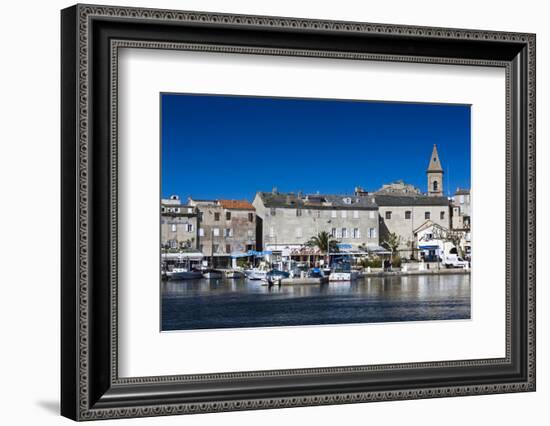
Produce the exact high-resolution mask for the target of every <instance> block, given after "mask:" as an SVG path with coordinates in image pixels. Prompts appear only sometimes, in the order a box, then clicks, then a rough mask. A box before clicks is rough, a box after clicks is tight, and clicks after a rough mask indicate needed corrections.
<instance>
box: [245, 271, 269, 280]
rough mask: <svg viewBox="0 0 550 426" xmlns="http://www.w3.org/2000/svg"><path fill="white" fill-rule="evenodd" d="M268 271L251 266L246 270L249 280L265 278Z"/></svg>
mask: <svg viewBox="0 0 550 426" xmlns="http://www.w3.org/2000/svg"><path fill="white" fill-rule="evenodd" d="M268 272H269V271H267V270H265V269H259V268H253V269H248V270H247V271H246V276H247V277H248V279H249V280H265V279H266V277H267V273H268Z"/></svg>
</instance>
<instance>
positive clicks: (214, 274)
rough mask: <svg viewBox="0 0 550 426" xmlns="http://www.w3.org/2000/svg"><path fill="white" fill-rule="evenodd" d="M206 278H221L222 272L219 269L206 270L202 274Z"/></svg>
mask: <svg viewBox="0 0 550 426" xmlns="http://www.w3.org/2000/svg"><path fill="white" fill-rule="evenodd" d="M202 276H203V277H204V278H206V279H207V280H217V279H221V278H223V274H222V273H221V272H220V271H208V272H204V273H203V274H202Z"/></svg>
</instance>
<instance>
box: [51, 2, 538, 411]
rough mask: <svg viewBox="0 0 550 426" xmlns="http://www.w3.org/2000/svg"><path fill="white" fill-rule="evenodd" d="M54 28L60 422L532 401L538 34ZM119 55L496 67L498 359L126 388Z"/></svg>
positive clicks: (179, 16) (184, 19)
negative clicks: (499, 80) (502, 187)
mask: <svg viewBox="0 0 550 426" xmlns="http://www.w3.org/2000/svg"><path fill="white" fill-rule="evenodd" d="M61 28H62V32H61V36H62V40H61V49H62V75H61V83H62V93H61V98H62V121H61V130H62V143H61V158H62V176H61V179H62V184H61V189H62V218H61V220H62V235H61V237H62V282H61V307H62V311H61V320H62V328H61V334H62V341H61V353H62V359H61V367H62V368H61V370H62V374H61V385H62V389H61V413H62V415H64V416H66V417H69V418H71V419H74V420H92V419H105V418H120V417H140V416H159V415H169V414H187V413H205V412H216V411H230V410H247V409H265V408H279V407H292V406H309V405H322V404H343V403H354V402H367V401H382V400H400V399H415V398H434V397H444V396H464V395H477V394H490V393H504V392H520V391H534V390H535V35H534V34H520V33H509V32H493V31H478V30H462V29H449V28H425V27H412V26H400V25H382V24H368V23H358V22H333V21H319V20H307V19H293V18H276V17H264V16H242V15H227V14H215V13H201V12H182V11H168V10H153V9H134V8H126V7H104V6H95V5H76V6H73V7H70V8H68V9H65V10H63V11H62V13H61ZM120 47H135V48H148V49H186V50H198V51H215V52H232V53H243V54H246V53H254V54H263V55H276V56H285V55H291V56H310V57H319V58H341V59H353V60H374V61H376V60H384V61H397V62H422V63H433V64H454V65H464V66H468V65H485V66H494V67H502V68H504V69H505V70H506V103H507V105H506V109H507V117H506V124H507V130H506V134H507V142H506V143H507V154H506V161H507V164H506V177H504V176H503V177H502V179H506V205H507V212H506V241H507V247H506V257H507V261H506V265H507V267H506V338H507V340H506V356H505V357H504V358H497V359H480V360H460V361H445V362H430V363H410V364H385V365H372V366H369V365H365V366H326V368H312V369H300V370H272V371H255V372H242V373H219V374H205V375H192V376H189V375H181V376H161V377H136V378H120V377H119V376H118V365H117V363H118V357H117V344H118V343H117V342H118V339H117V336H118V327H117V214H116V213H117V200H118V198H117V197H118V192H117V191H118V187H117V128H116V118H117V84H118V80H117V52H118V49H119V48H120ZM495 178H497V177H495Z"/></svg>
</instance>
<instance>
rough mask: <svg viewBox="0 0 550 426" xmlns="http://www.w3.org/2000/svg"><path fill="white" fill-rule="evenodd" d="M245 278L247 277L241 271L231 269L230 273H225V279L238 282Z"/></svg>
mask: <svg viewBox="0 0 550 426" xmlns="http://www.w3.org/2000/svg"><path fill="white" fill-rule="evenodd" d="M244 277H245V274H244V272H243V271H239V270H236V269H230V270H229V271H225V278H229V279H233V280H237V279H240V278H244Z"/></svg>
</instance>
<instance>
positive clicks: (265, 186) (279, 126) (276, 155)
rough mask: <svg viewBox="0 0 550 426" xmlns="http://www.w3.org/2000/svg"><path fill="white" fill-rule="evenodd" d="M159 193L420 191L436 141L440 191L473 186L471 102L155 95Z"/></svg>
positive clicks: (247, 195)
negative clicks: (399, 185)
mask: <svg viewBox="0 0 550 426" xmlns="http://www.w3.org/2000/svg"><path fill="white" fill-rule="evenodd" d="M161 106H162V111H161V114H162V129H161V137H162V172H161V173H162V196H163V197H167V196H169V195H171V194H178V195H180V197H181V198H182V199H183V200H185V199H186V198H187V197H188V196H193V197H196V198H228V199H248V200H252V199H253V198H254V194H255V193H256V191H271V189H272V187H274V186H276V187H277V188H278V190H279V191H281V192H283V191H284V192H286V191H289V192H290V191H294V192H297V191H303V192H304V193H314V192H317V191H320V192H321V193H330V194H344V193H352V192H353V189H354V187H355V186H361V187H363V188H364V189H365V190H370V191H374V190H377V189H378V188H380V187H381V186H382V184H383V183H389V182H393V181H396V180H398V179H403V180H404V181H405V182H407V183H411V184H413V185H415V186H417V187H419V188H420V189H421V190H422V191H426V167H427V165H428V162H429V159H430V154H431V152H432V147H433V144H434V143H435V144H437V148H438V151H439V156H440V159H441V163H442V166H443V168H444V170H445V175H444V182H443V183H444V191H445V195H447V194H448V191H449V190H450V191H451V192H452V193H454V191H455V190H456V188H457V187H461V188H469V187H470V107H469V106H465V105H441V104H439V105H438V104H413V103H410V104H407V103H399V102H365V101H360V102H357V101H342V100H322V99H286V98H259V97H236V96H218V95H182V94H161Z"/></svg>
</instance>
